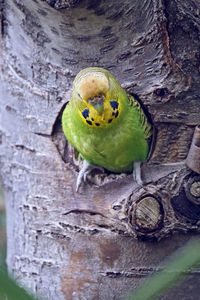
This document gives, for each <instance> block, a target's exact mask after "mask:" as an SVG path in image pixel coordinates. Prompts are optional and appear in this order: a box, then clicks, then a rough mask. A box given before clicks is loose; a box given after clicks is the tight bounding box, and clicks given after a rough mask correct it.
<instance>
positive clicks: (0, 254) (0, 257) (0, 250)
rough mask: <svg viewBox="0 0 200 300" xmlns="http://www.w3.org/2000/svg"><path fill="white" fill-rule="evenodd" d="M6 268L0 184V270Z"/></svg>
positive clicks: (3, 206)
mask: <svg viewBox="0 0 200 300" xmlns="http://www.w3.org/2000/svg"><path fill="white" fill-rule="evenodd" d="M2 267H3V268H6V214H5V202H4V196H3V189H2V185H1V183H0V268H2Z"/></svg>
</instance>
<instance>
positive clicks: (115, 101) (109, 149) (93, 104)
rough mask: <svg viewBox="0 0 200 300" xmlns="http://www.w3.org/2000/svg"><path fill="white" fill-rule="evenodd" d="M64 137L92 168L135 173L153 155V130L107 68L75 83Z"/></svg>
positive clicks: (92, 71) (83, 73) (88, 71)
mask: <svg viewBox="0 0 200 300" xmlns="http://www.w3.org/2000/svg"><path fill="white" fill-rule="evenodd" d="M62 126H63V131H64V134H65V136H66V138H67V140H68V141H69V143H70V144H71V145H72V146H73V147H74V148H75V149H77V150H78V152H79V153H80V154H81V155H82V157H83V158H84V159H85V161H86V162H87V163H86V164H85V166H84V169H83V170H81V171H80V174H79V178H78V182H77V188H78V187H79V186H80V183H81V181H82V179H83V178H84V177H85V175H84V174H86V175H87V173H88V170H89V169H90V167H89V166H90V165H95V166H101V167H103V168H105V169H107V170H109V171H111V172H116V173H120V172H131V171H132V170H133V165H134V163H136V162H141V161H144V160H145V159H146V158H147V156H148V152H149V142H148V140H149V138H150V137H151V135H152V127H151V125H150V123H149V122H148V120H147V117H146V115H145V114H144V112H143V110H142V108H141V106H140V104H139V102H138V101H137V100H136V99H135V98H134V97H133V96H131V95H129V94H127V93H126V91H125V90H124V89H123V88H122V87H121V86H120V84H119V82H118V81H117V80H116V79H115V77H114V76H112V75H111V74H110V73H109V72H108V71H107V70H105V69H103V68H95V67H93V68H87V69H84V70H82V71H80V72H79V73H78V75H77V76H76V78H75V80H74V84H73V92H72V97H71V100H70V102H69V104H68V105H67V106H66V108H65V110H64V112H63V116H62Z"/></svg>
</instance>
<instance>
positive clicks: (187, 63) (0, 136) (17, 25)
mask: <svg viewBox="0 0 200 300" xmlns="http://www.w3.org/2000/svg"><path fill="white" fill-rule="evenodd" d="M0 5H1V11H0V16H1V39H0V43H1V44H0V47H1V54H0V60H1V70H2V74H1V77H2V80H1V84H0V87H1V106H0V166H1V177H2V181H3V184H4V193H5V198H6V203H7V204H6V205H7V249H8V253H7V264H8V269H9V271H10V272H11V273H13V274H14V276H15V277H16V278H17V279H18V280H19V281H20V282H21V284H23V285H24V286H25V287H27V288H28V289H30V290H31V291H32V292H33V293H35V294H37V295H39V296H41V297H43V298H44V299H52V300H54V299H59V300H63V299H67V300H69V299H104V300H107V299H109V300H110V299H122V298H123V297H125V296H126V295H127V294H128V293H129V292H130V291H131V290H133V289H134V288H135V287H137V286H138V285H139V284H140V283H141V281H142V280H143V278H145V276H146V275H149V274H151V273H152V272H153V271H157V270H158V269H159V268H162V265H163V259H165V258H166V257H167V256H168V255H170V254H171V253H172V252H173V251H174V250H175V249H177V248H178V247H179V246H181V245H183V244H184V243H185V242H186V241H187V240H189V239H190V237H191V236H192V233H191V231H192V232H194V233H197V232H199V224H200V206H199V205H198V201H199V200H198V199H199V197H200V195H199V194H198V189H197V196H194V195H193V196H194V197H195V201H196V202H194V201H193V200H191V198H192V195H191V189H190V185H192V184H193V183H194V182H195V184H197V186H198V184H199V182H200V177H199V175H198V174H197V173H194V172H193V171H191V170H190V169H189V168H188V167H187V166H186V165H185V161H184V160H185V158H186V157H187V153H188V151H189V148H190V144H191V140H192V135H193V132H194V127H195V126H196V125H197V124H198V122H199V115H200V104H199V83H200V77H199V34H200V16H199V15H200V13H199V11H200V3H199V1H194V0H189V1H187V4H186V3H185V2H184V1H181V0H173V1H161V0H159V1H157V0H144V1H140V0H136V1H130V0H123V1H122V0H119V1H114V0H110V1H106V0H102V1H91V0H84V1H70V0H69V1H61V0H57V1H49V0H46V1H39V0H33V1H28V0H24V1H19V0H7V1H6V2H5V1H0ZM89 66H99V67H104V68H105V69H108V70H109V71H110V72H111V73H112V74H113V75H114V76H115V77H116V78H117V79H118V80H119V82H120V83H121V84H122V86H123V87H124V88H125V89H126V90H127V91H128V92H129V93H132V94H136V95H137V96H138V97H139V98H140V99H141V100H142V102H143V103H144V105H145V107H146V109H147V110H148V112H149V114H150V116H151V119H152V122H153V124H154V125H155V128H156V131H157V134H156V143H155V147H154V149H153V153H152V156H151V158H150V160H149V161H148V162H147V163H145V164H144V166H143V169H142V172H143V178H144V186H142V187H139V186H137V185H136V183H134V182H133V179H132V175H130V174H129V175H128V174H120V175H114V174H94V176H93V177H92V178H91V182H90V183H88V184H86V185H85V186H84V187H81V190H80V193H76V192H75V181H76V177H77V172H78V169H79V166H78V164H77V162H76V160H75V158H74V154H73V152H72V151H71V149H70V147H69V145H67V142H66V141H65V138H64V135H63V133H62V129H61V123H60V118H61V114H62V111H63V109H64V107H65V105H66V102H67V101H69V99H70V94H71V91H72V82H73V79H74V77H75V75H76V74H77V72H78V71H80V70H81V69H83V68H85V67H89ZM199 173H200V172H199ZM96 184H97V185H98V186H96ZM195 186H196V185H195ZM194 194H195V193H194ZM195 195H196V194H195ZM194 197H193V198H194ZM182 233H187V235H183V234H182ZM198 282H199V277H198V272H191V274H190V275H189V277H188V278H187V284H186V283H185V282H184V283H183V284H181V285H180V286H179V287H178V288H176V289H174V290H173V289H172V290H171V292H170V293H168V294H167V295H166V296H165V297H163V299H172V298H174V297H175V296H174V295H176V297H175V298H176V299H180V298H181V299H196V297H197V295H199V284H198ZM188 284H189V285H190V289H189V290H188ZM191 289H192V291H193V292H192V293H191ZM188 297H189V298H188Z"/></svg>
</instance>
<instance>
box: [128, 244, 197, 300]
mask: <svg viewBox="0 0 200 300" xmlns="http://www.w3.org/2000/svg"><path fill="white" fill-rule="evenodd" d="M198 263H200V240H199V239H198V240H193V241H191V242H190V243H188V245H187V246H185V247H184V248H182V249H181V250H179V251H177V252H176V253H175V254H174V255H172V256H171V258H170V261H168V263H167V264H166V266H165V268H164V269H163V270H162V271H160V272H158V273H156V274H154V275H152V277H150V278H148V279H147V280H146V282H145V283H144V284H143V285H142V286H141V287H140V288H138V289H137V290H136V291H135V292H134V293H133V294H132V295H131V296H129V297H128V298H127V300H153V299H157V297H158V296H160V295H161V294H163V293H164V292H166V291H167V290H168V289H169V288H170V287H172V286H173V285H174V284H175V283H177V282H178V281H179V280H180V279H182V278H183V277H184V276H186V275H187V274H189V271H190V269H191V268H193V267H194V266H197V265H198Z"/></svg>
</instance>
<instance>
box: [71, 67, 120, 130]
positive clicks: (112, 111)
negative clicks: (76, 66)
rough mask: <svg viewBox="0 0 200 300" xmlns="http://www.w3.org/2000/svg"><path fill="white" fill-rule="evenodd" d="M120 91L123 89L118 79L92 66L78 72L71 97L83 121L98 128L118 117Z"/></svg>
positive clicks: (107, 124) (109, 123)
mask: <svg viewBox="0 0 200 300" xmlns="http://www.w3.org/2000/svg"><path fill="white" fill-rule="evenodd" d="M122 91H123V92H122ZM120 93H124V90H123V89H122V88H121V86H120V84H119V83H118V81H117V80H116V79H115V78H114V77H113V76H112V75H111V74H110V73H109V72H108V71H107V70H105V69H102V68H95V67H94V68H87V69H84V70H82V71H80V72H79V73H78V75H77V76H76V78H75V80H74V89H73V95H72V99H73V101H74V102H75V104H76V105H77V107H78V110H79V113H80V116H81V118H82V120H83V122H85V123H86V124H87V125H88V126H90V127H97V128H98V127H102V126H109V125H111V124H112V123H114V122H115V121H116V120H117V119H118V118H119V116H120V113H121V110H122V105H121V101H120V97H119V96H120Z"/></svg>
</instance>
